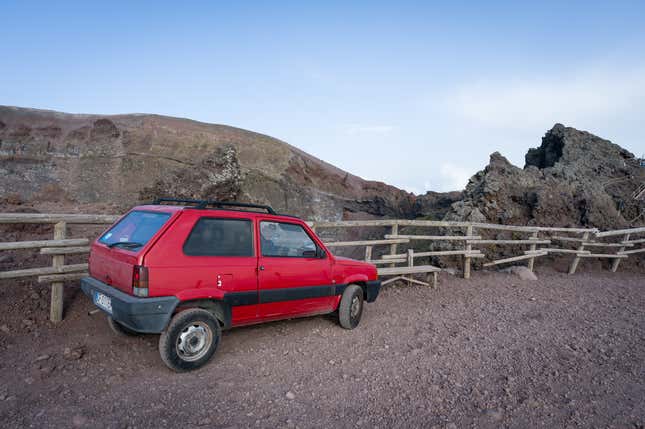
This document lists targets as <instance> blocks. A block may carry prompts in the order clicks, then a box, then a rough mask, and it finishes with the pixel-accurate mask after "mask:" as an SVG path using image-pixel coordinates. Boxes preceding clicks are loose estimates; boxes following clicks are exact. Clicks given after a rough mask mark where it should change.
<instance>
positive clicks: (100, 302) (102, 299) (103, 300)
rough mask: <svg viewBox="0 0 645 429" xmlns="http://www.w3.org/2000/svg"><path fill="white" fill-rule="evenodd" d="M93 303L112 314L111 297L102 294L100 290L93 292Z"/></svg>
mask: <svg viewBox="0 0 645 429" xmlns="http://www.w3.org/2000/svg"><path fill="white" fill-rule="evenodd" d="M94 304H95V305H96V306H97V307H100V308H102V309H103V310H105V311H107V312H108V313H110V314H112V298H110V297H109V296H105V295H103V294H102V293H101V292H94Z"/></svg>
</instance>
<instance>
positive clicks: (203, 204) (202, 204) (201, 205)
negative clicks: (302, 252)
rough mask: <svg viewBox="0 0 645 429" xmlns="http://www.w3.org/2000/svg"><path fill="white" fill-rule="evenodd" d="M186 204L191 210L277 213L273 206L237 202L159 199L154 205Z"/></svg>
mask: <svg viewBox="0 0 645 429" xmlns="http://www.w3.org/2000/svg"><path fill="white" fill-rule="evenodd" d="M168 203H170V204H173V203H174V204H184V205H192V206H191V207H190V208H195V209H206V208H209V207H215V208H218V209H223V208H225V207H241V208H243V209H260V210H266V211H267V213H269V214H272V215H274V214H276V212H275V211H274V210H273V208H271V206H267V205H263V204H249V203H239V202H237V201H215V200H191V199H180V198H157V199H156V200H154V202H153V203H152V204H154V205H162V204H168ZM241 211H252V210H241Z"/></svg>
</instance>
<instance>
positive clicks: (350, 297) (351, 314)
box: [338, 285, 363, 329]
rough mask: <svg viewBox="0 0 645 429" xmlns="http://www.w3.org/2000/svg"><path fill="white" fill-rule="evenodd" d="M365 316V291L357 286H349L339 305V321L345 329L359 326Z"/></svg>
mask: <svg viewBox="0 0 645 429" xmlns="http://www.w3.org/2000/svg"><path fill="white" fill-rule="evenodd" d="M362 315H363V289H361V287H360V286H357V285H349V286H347V289H345V291H344V292H343V296H342V297H341V298H340V304H339V305H338V321H339V322H340V326H342V327H343V328H345V329H354V328H355V327H357V326H358V323H359V322H360V321H361V316H362Z"/></svg>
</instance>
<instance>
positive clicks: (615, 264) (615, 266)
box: [611, 234, 631, 273]
mask: <svg viewBox="0 0 645 429" xmlns="http://www.w3.org/2000/svg"><path fill="white" fill-rule="evenodd" d="M630 236H631V234H625V236H624V237H623V243H624V242H625V241H629V237H630ZM625 249H626V246H623V247H621V248H620V250H618V253H620V252H624V251H625ZM619 264H620V258H616V259H614V262H612V264H611V272H612V273H615V272H616V271H617V270H618V265H619Z"/></svg>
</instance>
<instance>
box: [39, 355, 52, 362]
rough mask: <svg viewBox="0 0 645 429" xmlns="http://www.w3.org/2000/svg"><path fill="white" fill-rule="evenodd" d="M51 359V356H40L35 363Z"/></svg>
mask: <svg viewBox="0 0 645 429" xmlns="http://www.w3.org/2000/svg"><path fill="white" fill-rule="evenodd" d="M50 357H51V356H49V355H40V356H38V357H37V358H36V360H35V362H42V361H44V360H47V359H49V358H50Z"/></svg>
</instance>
